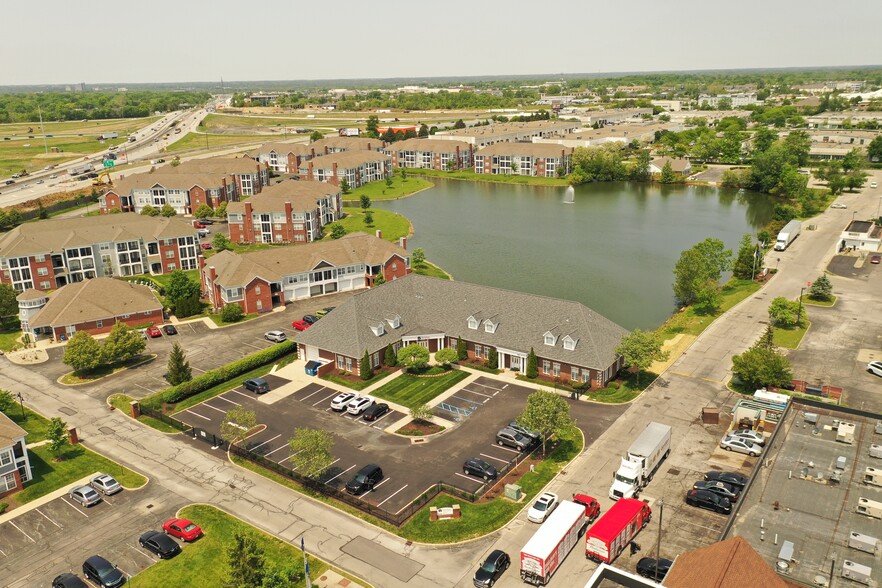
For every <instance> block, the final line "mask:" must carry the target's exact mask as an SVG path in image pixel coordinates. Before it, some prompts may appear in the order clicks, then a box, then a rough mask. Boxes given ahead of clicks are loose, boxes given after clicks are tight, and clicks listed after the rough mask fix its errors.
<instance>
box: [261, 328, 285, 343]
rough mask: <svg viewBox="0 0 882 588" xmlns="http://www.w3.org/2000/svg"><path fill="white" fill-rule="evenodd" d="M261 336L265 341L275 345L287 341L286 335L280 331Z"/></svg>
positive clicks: (268, 332)
mask: <svg viewBox="0 0 882 588" xmlns="http://www.w3.org/2000/svg"><path fill="white" fill-rule="evenodd" d="M263 336H264V338H265V339H266V340H268V341H275V342H276V343H281V342H282V341H287V340H288V335H286V334H285V333H283V332H282V331H267V332H266V333H264V334H263Z"/></svg>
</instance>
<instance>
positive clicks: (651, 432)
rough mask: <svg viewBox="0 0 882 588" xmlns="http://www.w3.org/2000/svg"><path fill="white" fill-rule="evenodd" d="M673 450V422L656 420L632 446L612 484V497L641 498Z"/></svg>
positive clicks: (610, 495) (647, 426) (614, 498)
mask: <svg viewBox="0 0 882 588" xmlns="http://www.w3.org/2000/svg"><path fill="white" fill-rule="evenodd" d="M670 453H671V426H670V425H665V424H662V423H656V422H652V423H649V424H648V425H646V428H645V429H644V430H643V432H642V433H640V436H639V437H637V440H636V441H634V442H633V443H632V444H631V447H629V448H628V454H627V455H626V456H625V457H623V458H622V463H621V465H620V466H619V469H618V471H616V473H615V476H614V477H613V483H612V486H610V487H609V497H610V498H612V499H613V500H618V499H619V498H637V495H638V494H639V492H640V489H641V488H643V487H644V486H646V484H648V483H649V482H650V481H651V480H652V476H653V475H655V471H656V470H657V469H658V467H659V465H661V462H662V461H663V460H664V459H665V458H666V457H667V456H668V454H670Z"/></svg>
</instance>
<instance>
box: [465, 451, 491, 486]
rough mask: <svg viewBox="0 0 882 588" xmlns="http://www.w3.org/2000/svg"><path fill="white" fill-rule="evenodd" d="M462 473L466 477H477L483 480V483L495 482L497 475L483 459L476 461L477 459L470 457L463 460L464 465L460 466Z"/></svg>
mask: <svg viewBox="0 0 882 588" xmlns="http://www.w3.org/2000/svg"><path fill="white" fill-rule="evenodd" d="M462 473H464V474H466V475H472V476H478V477H479V478H484V481H485V482H489V481H490V480H495V479H496V476H498V475H499V472H498V471H497V470H496V468H494V467H493V466H492V465H490V464H489V463H487V462H486V461H484V460H483V459H478V458H477V457H470V458H468V459H467V460H465V463H464V464H462Z"/></svg>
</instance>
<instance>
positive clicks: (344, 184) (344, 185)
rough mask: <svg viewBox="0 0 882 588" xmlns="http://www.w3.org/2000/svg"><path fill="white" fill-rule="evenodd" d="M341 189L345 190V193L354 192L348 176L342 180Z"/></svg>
mask: <svg viewBox="0 0 882 588" xmlns="http://www.w3.org/2000/svg"><path fill="white" fill-rule="evenodd" d="M340 191H341V192H343V194H349V193H350V192H352V186H350V185H349V180H347V179H346V178H343V179H342V180H340Z"/></svg>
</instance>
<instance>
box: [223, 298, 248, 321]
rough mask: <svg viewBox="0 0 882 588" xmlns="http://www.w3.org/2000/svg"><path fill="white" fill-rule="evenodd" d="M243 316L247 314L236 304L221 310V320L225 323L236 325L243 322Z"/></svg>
mask: <svg viewBox="0 0 882 588" xmlns="http://www.w3.org/2000/svg"><path fill="white" fill-rule="evenodd" d="M243 316H245V313H244V312H243V311H242V307H241V306H239V305H238V304H236V303H234V302H232V303H230V304H227V305H225V306H224V307H223V309H222V310H221V320H222V321H224V322H225V323H235V322H237V321H240V320H242V317H243Z"/></svg>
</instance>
